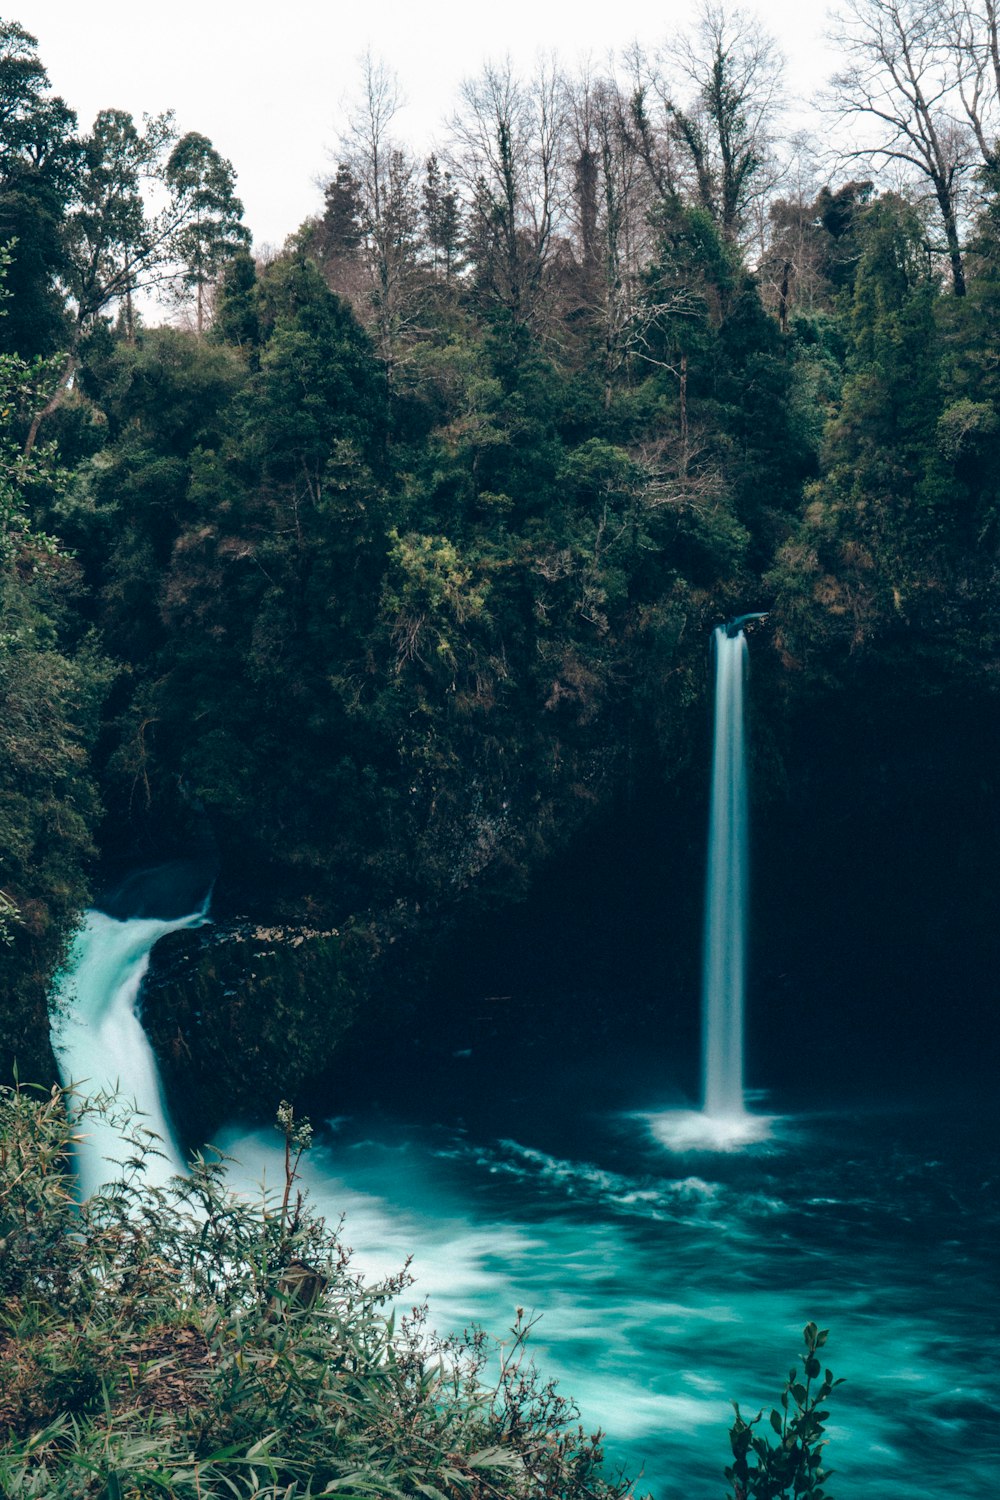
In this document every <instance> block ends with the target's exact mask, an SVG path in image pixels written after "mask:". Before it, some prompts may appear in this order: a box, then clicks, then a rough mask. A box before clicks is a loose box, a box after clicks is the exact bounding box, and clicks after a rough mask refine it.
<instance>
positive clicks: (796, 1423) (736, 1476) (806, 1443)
mask: <svg viewBox="0 0 1000 1500" xmlns="http://www.w3.org/2000/svg"><path fill="white" fill-rule="evenodd" d="M828 1332H829V1330H828V1329H826V1328H822V1329H821V1328H817V1326H816V1324H815V1323H807V1324H806V1326H805V1328H804V1329H803V1331H802V1336H803V1338H804V1339H805V1344H806V1352H805V1356H804V1358H803V1360H802V1371H801V1374H800V1372H799V1370H798V1368H797V1367H796V1368H795V1369H792V1370H789V1372H788V1379H787V1381H786V1382H785V1389H784V1390H783V1391H782V1393H781V1410H780V1411H777V1410H775V1409H773V1408H772V1410H771V1412H770V1413H769V1415H768V1421H767V1426H766V1427H760V1423H761V1421H762V1419H763V1416H764V1413H763V1411H759V1412H758V1413H757V1415H756V1416H755V1417H751V1419H750V1420H749V1422H748V1421H747V1420H746V1419H745V1418H744V1417H743V1416H741V1414H740V1408H739V1406H738V1405H737V1404H736V1403H735V1402H734V1403H733V1404H734V1406H735V1407H736V1421H735V1423H734V1424H733V1426H732V1428H731V1429H730V1432H729V1441H730V1444H731V1446H732V1450H733V1463H732V1465H731V1467H730V1468H728V1469H727V1470H726V1478H727V1479H728V1480H729V1481H730V1483H731V1484H732V1486H733V1500H787V1497H789V1496H795V1497H798V1496H800V1495H801V1496H808V1497H809V1500H833V1497H832V1496H831V1495H830V1494H829V1493H828V1491H827V1490H826V1487H825V1486H826V1481H827V1479H829V1477H830V1473H831V1470H829V1469H824V1468H823V1466H822V1460H823V1448H824V1446H825V1442H826V1440H825V1438H824V1437H823V1424H824V1423H825V1421H826V1419H827V1417H828V1416H829V1413H828V1412H826V1411H824V1410H823V1409H822V1408H823V1406H824V1403H825V1402H826V1401H827V1400H828V1399H829V1396H830V1393H831V1391H832V1390H833V1389H834V1387H835V1386H838V1385H840V1384H841V1382H840V1381H839V1380H834V1378H833V1372H832V1371H831V1370H824V1369H823V1367H822V1365H821V1364H820V1361H819V1358H818V1352H819V1350H820V1349H822V1348H823V1345H824V1344H825V1343H826V1340H827V1334H828ZM820 1375H822V1377H823V1378H822V1380H820ZM814 1381H818V1382H819V1383H818V1384H817V1385H815V1386H814V1385H813V1382H814ZM758 1428H759V1430H758Z"/></svg>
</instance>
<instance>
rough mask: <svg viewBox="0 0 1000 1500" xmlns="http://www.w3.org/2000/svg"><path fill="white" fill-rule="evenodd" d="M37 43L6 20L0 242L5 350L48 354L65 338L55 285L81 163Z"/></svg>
mask: <svg viewBox="0 0 1000 1500" xmlns="http://www.w3.org/2000/svg"><path fill="white" fill-rule="evenodd" d="M37 45H38V44H37V42H36V40H35V38H34V37H33V36H31V35H30V34H29V33H28V32H27V31H25V30H24V29H23V27H21V26H19V25H18V24H17V23H16V22H13V21H0V244H8V245H10V244H13V249H12V257H11V261H10V264H9V266H8V269H7V277H6V286H7V291H8V293H9V294H10V297H9V301H8V303H7V307H6V314H5V317H4V319H3V322H2V324H0V349H4V350H7V351H10V352H17V353H19V354H22V355H25V356H30V355H32V354H50V353H53V352H54V351H55V350H56V349H58V348H60V347H61V346H62V344H63V341H64V339H65V337H66V331H67V330H66V317H65V312H64V309H63V304H62V298H61V297H60V295H59V291H58V288H57V280H58V278H59V277H60V276H61V275H62V274H63V273H64V270H65V255H64V247H63V238H62V236H63V223H64V218H65V214H66V207H67V204H68V202H69V200H70V197H71V194H72V192H73V184H74V176H75V172H76V169H77V166H78V146H77V141H76V135H75V127H76V116H75V115H74V114H73V112H72V110H70V109H69V108H68V107H67V106H66V105H65V104H64V103H63V101H62V99H59V98H57V97H54V96H53V95H52V93H51V88H50V84H49V79H48V75H47V73H46V71H45V68H44V66H43V65H42V63H41V61H40V60H39V58H38V56H37V51H36V49H37Z"/></svg>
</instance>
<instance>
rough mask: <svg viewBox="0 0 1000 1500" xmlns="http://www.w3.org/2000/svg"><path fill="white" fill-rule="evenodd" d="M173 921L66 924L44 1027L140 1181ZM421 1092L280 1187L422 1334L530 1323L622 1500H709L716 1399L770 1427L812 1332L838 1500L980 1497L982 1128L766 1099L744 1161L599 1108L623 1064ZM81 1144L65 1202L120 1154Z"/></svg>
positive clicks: (235, 1132)
mask: <svg viewBox="0 0 1000 1500" xmlns="http://www.w3.org/2000/svg"><path fill="white" fill-rule="evenodd" d="M199 920H201V918H200V917H197V916H192V917H189V918H183V919H178V920H177V921H176V922H158V921H156V920H154V919H137V920H135V921H127V922H117V921H114V920H113V919H111V918H109V917H105V916H100V915H92V916H91V917H90V918H88V921H87V924H86V925H85V926H84V928H83V929H82V930H81V933H80V936H79V939H78V942H77V945H76V948H75V950H74V954H73V959H72V962H71V964H70V965H69V966H68V969H67V972H66V974H65V975H64V976H63V979H62V981H61V983H60V986H59V990H58V993H57V995H56V997H55V1003H54V1016H53V1036H54V1041H55V1043H56V1047H57V1053H58V1056H59V1060H60V1064H61V1068H62V1071H63V1076H64V1078H66V1079H67V1080H73V1081H76V1082H78V1083H86V1084H87V1086H88V1087H89V1088H91V1089H96V1088H98V1087H107V1088H114V1087H115V1086H118V1087H120V1088H121V1090H122V1091H123V1093H124V1094H125V1095H126V1096H134V1097H135V1098H136V1101H137V1103H138V1105H139V1108H140V1110H142V1111H143V1112H144V1118H145V1122H146V1124H147V1125H148V1126H150V1127H151V1128H153V1129H155V1130H156V1131H157V1133H158V1134H159V1135H160V1136H161V1137H162V1140H163V1143H164V1156H163V1157H162V1158H161V1159H159V1160H157V1161H156V1162H155V1163H154V1168H153V1170H154V1173H155V1175H156V1176H158V1177H159V1176H162V1175H164V1174H167V1173H169V1172H170V1171H171V1170H173V1169H174V1168H175V1167H176V1166H178V1165H179V1163H180V1158H179V1157H177V1156H176V1154H175V1153H176V1150H177V1148H176V1146H174V1145H173V1144H172V1139H173V1138H172V1132H171V1125H170V1118H169V1110H168V1108H167V1105H168V1104H169V1101H164V1100H163V1099H162V1096H161V1089H160V1082H159V1078H158V1075H157V1072H156V1068H155V1062H154V1060H153V1058H152V1054H151V1052H150V1049H149V1046H148V1043H147V1042H146V1039H145V1036H144V1034H143V1032H142V1028H141V1024H140V1022H139V1020H138V1019H137V1016H136V1004H137V995H138V988H139V983H140V979H141V973H142V970H143V968H144V965H145V962H146V959H147V956H148V952H149V949H150V947H151V946H152V943H153V942H154V941H155V939H156V938H157V937H158V936H160V935H162V933H163V932H166V931H170V930H172V929H173V928H174V927H176V926H182V925H186V924H188V923H194V922H197V921H199ZM646 1063H647V1065H649V1066H652V1063H653V1060H652V1059H646ZM669 1066H670V1063H669V1059H664V1060H663V1062H662V1063H656V1065H655V1068H653V1072H654V1073H655V1076H657V1077H659V1076H665V1075H666V1073H667V1072H668V1071H669ZM421 1079H422V1082H421V1084H420V1086H419V1087H418V1088H414V1087H413V1086H411V1088H410V1092H409V1094H408V1095H407V1096H405V1097H407V1098H408V1103H407V1106H406V1114H405V1116H404V1115H402V1114H401V1115H400V1117H397V1118H391V1117H389V1116H387V1115H386V1114H384V1113H383V1114H379V1115H366V1114H365V1113H364V1112H362V1111H358V1112H355V1113H353V1114H352V1115H350V1116H349V1117H347V1118H342V1119H339V1120H331V1122H330V1124H329V1125H328V1127H327V1128H326V1130H325V1131H323V1132H322V1133H321V1135H320V1137H319V1140H318V1143H317V1145H316V1148H315V1149H314V1151H313V1152H312V1154H311V1156H310V1157H309V1158H307V1161H306V1165H305V1178H306V1183H307V1186H308V1187H309V1189H310V1191H311V1194H312V1196H313V1199H314V1201H315V1203H316V1205H317V1206H318V1207H319V1208H320V1209H321V1211H322V1212H323V1213H325V1215H326V1216H327V1217H328V1219H330V1220H331V1221H332V1222H333V1223H336V1222H338V1221H339V1220H340V1219H341V1217H343V1221H344V1228H343V1237H344V1240H345V1241H346V1243H347V1244H349V1245H351V1246H353V1249H354V1261H355V1265H356V1266H357V1267H358V1268H359V1269H360V1270H362V1271H365V1272H367V1273H369V1274H370V1275H372V1276H382V1275H384V1274H385V1273H388V1272H396V1271H398V1270H399V1269H400V1268H401V1267H402V1266H403V1264H404V1262H405V1261H406V1259H407V1257H408V1256H411V1255H412V1257H413V1262H412V1271H413V1274H414V1276H415V1284H414V1286H413V1287H412V1288H411V1290H410V1292H409V1294H408V1299H407V1300H408V1301H426V1302H427V1303H428V1305H429V1310H430V1319H431V1322H432V1324H433V1326H435V1327H436V1328H437V1330H438V1331H439V1332H440V1333H442V1334H445V1333H449V1332H457V1331H461V1330H462V1329H464V1328H465V1327H467V1326H468V1325H469V1324H471V1323H477V1324H480V1325H482V1326H483V1327H484V1328H485V1329H486V1330H487V1331H488V1332H490V1333H491V1334H493V1335H494V1336H496V1337H498V1338H503V1337H504V1336H505V1334H506V1331H507V1330H508V1329H509V1327H510V1325H511V1323H512V1321H513V1319H514V1316H515V1309H516V1308H517V1307H519V1306H520V1307H524V1308H525V1309H526V1310H527V1311H528V1312H529V1313H530V1314H534V1315H537V1316H538V1322H537V1325H536V1327H535V1330H534V1334H533V1342H534V1350H535V1355H536V1359H537V1362H538V1364H539V1365H540V1367H541V1369H542V1370H543V1372H544V1373H545V1375H546V1376H555V1377H557V1378H558V1379H559V1381H560V1382H561V1386H562V1389H563V1391H564V1393H566V1394H569V1395H571V1396H573V1397H574V1398H575V1399H576V1401H577V1403H578V1405H579V1408H580V1413H581V1418H582V1420H583V1421H584V1423H585V1424H586V1426H587V1427H588V1428H590V1429H593V1428H596V1427H597V1426H601V1427H603V1428H604V1429H605V1430H606V1433H607V1440H606V1450H607V1453H608V1457H609V1459H610V1461H611V1462H612V1463H613V1464H618V1463H621V1464H624V1465H625V1466H626V1467H627V1469H628V1471H629V1472H630V1473H632V1474H633V1475H639V1474H640V1473H641V1475H642V1479H641V1481H640V1490H648V1491H650V1492H652V1493H653V1494H654V1495H656V1496H657V1497H663V1500H669V1497H677V1500H722V1496H723V1494H724V1493H725V1484H724V1480H723V1478H722V1471H723V1468H724V1466H725V1464H726V1462H727V1460H728V1456H729V1454H728V1441H727V1436H726V1432H727V1428H728V1425H729V1422H730V1420H731V1409H730V1405H729V1402H730V1400H731V1399H736V1400H738V1401H739V1402H740V1403H741V1405H742V1406H744V1408H745V1409H749V1410H750V1411H751V1412H753V1411H756V1410H757V1409H758V1408H759V1407H760V1406H770V1405H771V1404H773V1403H774V1402H775V1401H776V1399H777V1397H778V1394H779V1392H780V1390H781V1386H782V1382H783V1380H784V1378H785V1376H786V1375H787V1372H788V1370H789V1368H790V1366H791V1364H792V1362H793V1360H794V1359H795V1357H796V1355H797V1353H798V1349H799V1344H800V1335H801V1329H802V1327H803V1325H804V1324H805V1323H806V1322H807V1321H809V1320H813V1319H814V1320H815V1321H817V1322H818V1323H820V1324H821V1325H822V1326H826V1327H829V1329H830V1342H829V1345H828V1348H827V1351H826V1354H827V1362H828V1363H829V1365H830V1366H831V1367H832V1369H833V1370H834V1373H835V1374H837V1375H842V1376H844V1377H845V1378H846V1382H847V1383H846V1384H845V1385H844V1386H843V1387H842V1388H841V1389H839V1390H838V1391H837V1392H836V1393H835V1395H834V1398H833V1400H832V1402H831V1408H832V1418H831V1422H830V1425H829V1437H830V1448H829V1462H830V1464H831V1466H832V1467H833V1468H834V1469H835V1470H836V1474H837V1477H836V1479H835V1481H834V1483H833V1485H832V1487H831V1493H832V1494H834V1495H835V1496H836V1497H837V1500H850V1497H855V1500H891V1497H894V1496H900V1497H904V1496H905V1497H906V1500H940V1497H942V1496H944V1495H950V1494H955V1495H961V1496H963V1497H970V1500H971V1497H978V1496H986V1495H990V1494H993V1493H995V1490H996V1473H997V1464H998V1461H1000V1427H998V1423H997V1420H996V1413H997V1410H998V1409H1000V1373H998V1361H997V1358H996V1354H995V1349H996V1343H997V1333H998V1328H997V1295H996V1294H997V1276H996V1267H997V1245H998V1241H1000V1234H998V1231H1000V1194H998V1186H1000V1163H998V1147H997V1133H996V1123H997V1122H996V1114H995V1106H993V1109H994V1112H993V1114H992V1115H988V1114H987V1113H986V1110H985V1109H982V1110H980V1111H979V1113H976V1112H975V1111H974V1110H973V1109H971V1108H968V1107H964V1108H962V1109H956V1108H955V1107H949V1108H944V1107H943V1106H942V1107H941V1108H940V1109H937V1110H935V1109H932V1108H928V1107H926V1105H925V1106H922V1107H921V1108H920V1109H913V1108H904V1107H902V1106H900V1107H897V1108H881V1109H868V1110H865V1109H858V1108H855V1109H852V1110H850V1111H846V1110H845V1111H842V1112H838V1111H836V1110H833V1111H829V1112H827V1113H826V1114H823V1115H818V1114H801V1113H796V1112H795V1109H794V1103H793V1101H788V1100H785V1101H782V1100H775V1101H772V1102H771V1103H770V1105H769V1106H767V1107H766V1108H765V1107H764V1106H761V1108H760V1111H759V1115H758V1116H756V1117H753V1118H754V1120H755V1121H757V1120H759V1119H760V1118H761V1117H764V1116H768V1115H770V1116H771V1117H772V1118H770V1120H769V1122H768V1128H767V1132H766V1133H765V1134H763V1136H762V1138H760V1139H757V1140H749V1141H743V1142H742V1144H739V1145H734V1146H733V1149H729V1150H719V1149H714V1148H712V1149H708V1148H706V1149H700V1150H699V1149H694V1148H693V1147H691V1146H690V1144H684V1143H685V1142H688V1143H690V1141H691V1130H690V1123H691V1118H692V1115H691V1112H690V1111H689V1112H688V1113H686V1114H685V1113H684V1112H682V1111H665V1112H663V1113H643V1112H638V1111H630V1110H629V1109H628V1108H624V1109H623V1108H620V1107H619V1108H611V1107H600V1106H599V1105H598V1103H597V1101H598V1100H599V1099H602V1098H607V1097H608V1094H607V1092H606V1090H607V1088H608V1087H609V1086H610V1085H611V1084H613V1086H614V1087H613V1092H614V1095H615V1096H616V1097H617V1098H618V1099H619V1100H622V1099H627V1098H628V1096H629V1090H630V1088H634V1089H636V1090H638V1088H639V1083H638V1081H637V1074H635V1073H633V1071H632V1070H631V1069H630V1068H629V1067H627V1066H623V1064H622V1062H621V1060H619V1063H618V1065H617V1066H615V1067H612V1066H611V1064H610V1059H608V1058H604V1059H603V1060H601V1061H600V1064H599V1065H598V1062H597V1061H595V1064H594V1067H593V1069H592V1071H591V1073H590V1074H589V1075H587V1074H585V1073H583V1072H580V1071H577V1072H572V1071H565V1070H564V1076H561V1075H559V1073H558V1071H557V1070H556V1069H554V1068H549V1069H545V1068H542V1069H540V1070H539V1071H537V1072H529V1071H526V1070H524V1069H522V1070H521V1072H520V1073H519V1074H513V1075H512V1076H511V1077H506V1078H503V1079H501V1078H499V1077H498V1076H497V1073H496V1069H495V1067H491V1066H490V1065H489V1059H488V1058H483V1059H479V1060H478V1061H477V1060H476V1059H473V1058H470V1056H469V1054H468V1053H467V1052H464V1051H463V1052H462V1053H459V1054H456V1056H455V1058H454V1059H453V1060H452V1061H451V1062H449V1063H448V1064H447V1066H446V1067H445V1069H444V1071H443V1072H438V1073H435V1072H434V1070H433V1069H430V1068H425V1069H423V1070H422V1071H421ZM463 1079H464V1082H463ZM362 1083H363V1081H362ZM411 1085H412V1080H411ZM358 1094H359V1095H360V1097H362V1098H363V1097H364V1088H363V1086H360V1087H359V1089H358ZM402 1097H404V1096H400V1098H402ZM446 1111H447V1117H448V1119H449V1121H450V1123H447V1124H446V1123H442V1121H443V1119H444V1117H445V1114H446ZM463 1112H464V1123H463ZM84 1124H85V1130H84V1134H85V1137H86V1138H85V1140H84V1144H83V1146H82V1148H81V1151H80V1156H79V1161H78V1168H79V1170H80V1173H81V1180H82V1185H83V1188H84V1191H85V1192H89V1191H91V1190H92V1189H93V1187H94V1186H95V1185H96V1184H98V1183H99V1182H101V1181H105V1180H107V1179H108V1178H109V1177H111V1176H114V1175H116V1173H117V1172H118V1171H120V1170H121V1167H120V1163H121V1161H122V1160H123V1159H124V1158H125V1157H127V1155H128V1152H127V1151H126V1152H123V1151H122V1149H121V1144H120V1141H119V1140H118V1139H116V1138H115V1137H114V1136H113V1134H109V1133H108V1132H107V1131H105V1130H97V1129H96V1127H94V1126H93V1124H92V1122H91V1123H88V1122H84ZM670 1143H673V1144H670ZM217 1144H218V1145H219V1146H221V1147H222V1149H223V1150H225V1151H226V1152H227V1153H228V1154H229V1155H230V1156H231V1157H232V1158H234V1161H233V1164H232V1167H231V1171H232V1175H233V1180H234V1182H235V1183H236V1184H238V1185H244V1186H246V1187H248V1188H253V1189H254V1190H256V1187H257V1185H258V1184H259V1183H260V1181H261V1180H262V1179H266V1180H268V1181H270V1182H271V1183H272V1184H273V1185H275V1186H278V1185H280V1184H281V1182H282V1181H283V1176H282V1160H281V1154H280V1151H279V1140H278V1137H277V1135H276V1133H275V1132H274V1131H261V1130H257V1129H253V1130H243V1129H240V1128H238V1127H235V1126H234V1127H232V1128H230V1129H229V1130H227V1131H226V1132H224V1133H223V1135H222V1136H221V1137H220V1139H219V1140H218V1142H217Z"/></svg>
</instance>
